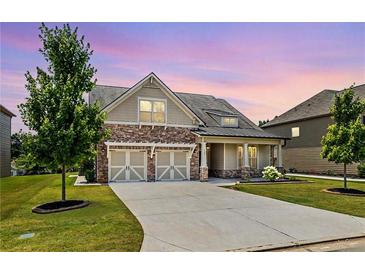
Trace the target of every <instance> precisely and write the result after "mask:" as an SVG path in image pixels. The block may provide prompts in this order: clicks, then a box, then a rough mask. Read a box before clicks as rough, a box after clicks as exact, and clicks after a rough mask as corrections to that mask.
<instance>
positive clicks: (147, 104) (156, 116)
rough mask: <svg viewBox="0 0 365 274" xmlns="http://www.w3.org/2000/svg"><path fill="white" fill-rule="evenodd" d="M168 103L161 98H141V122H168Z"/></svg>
mask: <svg viewBox="0 0 365 274" xmlns="http://www.w3.org/2000/svg"><path fill="white" fill-rule="evenodd" d="M165 118H166V103H165V101H161V100H149V99H140V100H139V122H142V123H158V124H164V123H165V122H166V119H165Z"/></svg>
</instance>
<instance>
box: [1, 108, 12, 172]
mask: <svg viewBox="0 0 365 274" xmlns="http://www.w3.org/2000/svg"><path fill="white" fill-rule="evenodd" d="M12 117H15V115H14V114H13V113H12V112H11V111H9V110H8V109H6V108H5V107H4V106H3V105H0V177H7V176H10V170H11V166H10V163H11V152H10V143H11V118H12Z"/></svg>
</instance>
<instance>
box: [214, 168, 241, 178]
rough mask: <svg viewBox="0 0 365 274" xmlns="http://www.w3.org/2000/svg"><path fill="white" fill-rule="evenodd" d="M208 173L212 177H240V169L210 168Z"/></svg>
mask: <svg viewBox="0 0 365 274" xmlns="http://www.w3.org/2000/svg"><path fill="white" fill-rule="evenodd" d="M209 174H210V175H211V176H213V177H218V178H240V177H241V170H240V169H229V170H222V169H211V170H209Z"/></svg>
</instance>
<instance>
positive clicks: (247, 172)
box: [241, 167, 262, 180]
mask: <svg viewBox="0 0 365 274" xmlns="http://www.w3.org/2000/svg"><path fill="white" fill-rule="evenodd" d="M261 172H262V170H259V169H254V168H250V167H242V168H241V177H242V179H244V180H247V179H250V178H252V177H260V176H261Z"/></svg>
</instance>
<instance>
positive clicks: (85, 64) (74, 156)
mask: <svg viewBox="0 0 365 274" xmlns="http://www.w3.org/2000/svg"><path fill="white" fill-rule="evenodd" d="M39 30H40V35H39V38H40V40H41V42H42V48H41V49H40V52H41V54H42V55H43V57H44V59H45V61H46V62H47V65H48V67H47V69H46V70H43V69H41V68H39V67H37V69H36V76H35V77H33V76H32V75H31V73H30V72H29V71H28V72H27V73H26V74H25V77H26V81H27V83H26V89H27V90H28V92H29V96H28V97H27V99H26V102H25V103H24V104H20V105H19V106H18V107H19V110H20V113H21V117H22V119H23V121H24V124H25V125H27V126H28V128H29V129H30V130H32V131H33V132H34V135H33V137H32V138H28V139H27V153H28V154H29V155H28V157H31V158H32V159H33V160H34V161H35V162H37V163H39V164H42V165H46V166H47V167H48V168H50V169H57V168H61V169H62V200H66V189H65V187H66V184H65V180H66V179H65V174H66V168H67V167H69V166H72V165H74V164H76V163H78V162H79V161H80V160H82V159H84V158H87V157H90V155H94V154H95V147H96V144H97V143H98V142H99V141H101V140H102V139H103V138H104V137H105V136H106V135H107V134H108V133H107V132H106V131H105V130H103V128H102V125H103V123H104V120H105V113H102V112H101V111H100V107H99V106H98V105H88V104H87V103H86V102H85V100H84V98H83V95H84V94H85V93H88V92H90V91H91V90H92V89H93V87H94V86H95V83H96V79H94V75H95V73H96V69H95V68H94V67H92V66H91V65H90V64H89V60H90V57H91V55H92V54H93V51H92V50H91V49H90V45H89V43H85V41H84V36H82V37H79V35H78V33H77V28H76V29H71V27H70V26H69V25H68V24H66V25H63V27H62V28H58V27H55V28H48V27H47V26H46V25H45V24H42V25H41V26H40V28H39Z"/></svg>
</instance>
